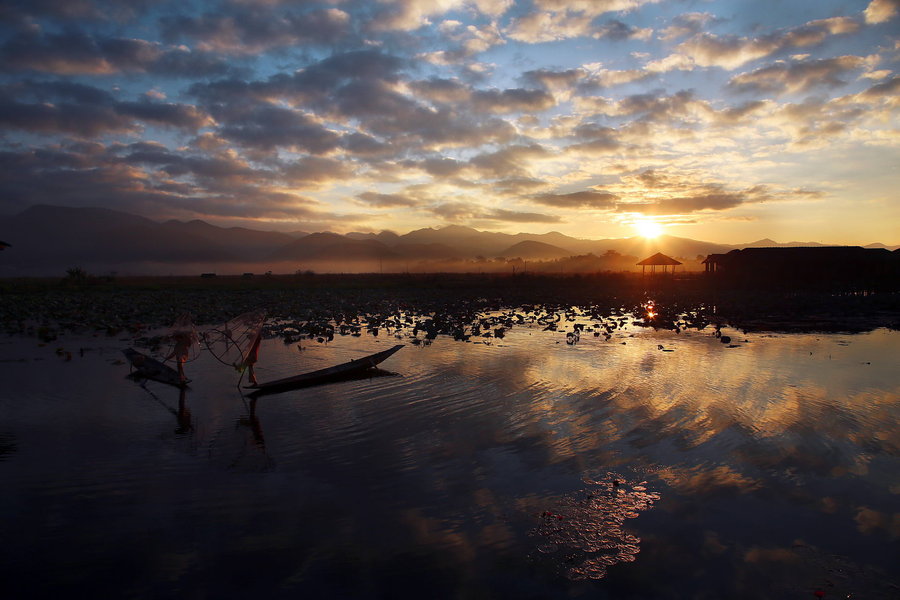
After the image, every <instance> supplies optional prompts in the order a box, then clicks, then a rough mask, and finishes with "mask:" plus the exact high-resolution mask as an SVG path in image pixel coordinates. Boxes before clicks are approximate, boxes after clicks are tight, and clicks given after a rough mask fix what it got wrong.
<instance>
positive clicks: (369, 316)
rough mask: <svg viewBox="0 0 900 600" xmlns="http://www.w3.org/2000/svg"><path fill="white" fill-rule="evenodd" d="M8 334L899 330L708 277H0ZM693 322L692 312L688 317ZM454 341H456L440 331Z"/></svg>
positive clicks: (885, 314)
mask: <svg viewBox="0 0 900 600" xmlns="http://www.w3.org/2000/svg"><path fill="white" fill-rule="evenodd" d="M0 290H2V293H3V298H4V302H3V304H2V307H0V326H2V327H3V329H4V330H5V331H6V332H7V333H10V334H28V333H33V332H34V331H36V328H41V327H43V328H45V329H50V330H72V331H77V330H95V331H106V332H107V333H109V334H110V335H114V334H116V333H118V332H119V331H122V330H146V329H152V328H156V327H163V326H168V325H169V324H170V323H171V322H172V321H173V320H174V319H175V317H177V315H178V314H180V313H181V312H184V311H187V312H190V313H191V314H192V315H193V317H194V321H195V323H196V324H198V325H204V324H210V323H219V322H223V321H225V320H227V319H229V318H231V317H233V316H234V315H236V314H239V313H242V312H246V311H248V310H256V309H264V310H266V311H267V313H268V314H269V316H270V317H272V318H277V319H294V320H305V321H317V322H327V321H335V322H340V321H349V320H351V319H354V318H360V317H364V318H365V319H366V320H368V321H370V322H371V321H373V320H374V321H377V320H379V319H383V318H386V317H387V316H389V315H392V314H397V313H401V312H402V313H405V314H409V315H420V316H421V315H430V316H433V317H439V318H441V319H443V320H446V321H448V322H449V321H452V322H454V323H457V324H459V323H464V322H471V321H476V320H477V319H478V318H479V315H483V314H485V313H489V312H491V311H499V310H511V309H522V308H523V307H525V308H526V309H529V308H530V309H531V310H533V311H543V312H550V311H565V310H568V309H571V308H572V307H578V308H580V309H581V310H582V311H584V312H585V314H587V315H589V316H592V317H596V318H601V317H603V316H605V315H611V314H615V315H623V314H629V313H630V314H632V315H635V316H638V315H641V314H642V311H643V309H642V306H643V305H645V304H646V303H647V302H648V301H653V303H654V304H655V306H656V309H655V310H656V315H655V317H654V318H653V319H652V320H647V321H646V322H645V323H643V324H644V325H647V326H652V327H655V328H662V329H673V328H675V327H678V326H679V320H680V322H681V326H682V327H683V326H684V324H685V323H687V324H688V326H690V327H696V328H703V327H705V326H706V325H720V326H725V325H728V326H732V327H735V328H739V329H744V330H753V331H761V330H770V331H784V332H791V331H823V332H826V331H828V332H861V331H869V330H872V329H876V328H879V327H888V328H894V329H896V328H898V327H900V293H898V292H896V291H894V292H890V291H887V292H881V293H872V292H868V291H866V292H853V291H829V290H821V289H819V290H805V291H804V290H800V291H797V290H792V291H789V290H771V289H769V290H747V289H740V290H737V289H727V288H726V289H723V286H721V285H718V284H717V283H716V282H714V281H711V280H710V278H708V277H704V276H702V275H683V276H678V277H667V278H666V277H655V278H651V277H641V276H640V275H634V274H627V273H619V274H614V273H606V274H595V275H538V274H526V275H515V276H513V275H493V274H430V275H409V274H397V275H378V274H369V275H367V274H362V275H360V274H354V275H313V274H306V275H283V276H279V275H273V276H260V277H255V278H252V279H247V278H241V277H215V278H201V277H133V278H117V279H112V278H93V277H85V278H83V279H82V280H78V281H73V280H71V278H67V279H63V280H60V279H18V280H9V279H7V280H0ZM685 315H688V317H687V319H686V318H685ZM441 333H446V332H443V331H442V332H441Z"/></svg>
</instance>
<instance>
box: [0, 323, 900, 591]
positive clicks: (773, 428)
mask: <svg viewBox="0 0 900 600" xmlns="http://www.w3.org/2000/svg"><path fill="white" fill-rule="evenodd" d="M653 308H654V309H655V308H656V307H653ZM650 312H656V310H653V311H650V310H648V312H647V313H646V314H644V315H641V316H640V317H641V320H642V321H644V322H646V319H648V318H652V317H651V316H650V314H649V313H650ZM613 324H614V326H613ZM575 325H580V327H576V326H575ZM718 333H719V335H718V336H717V335H716V332H715V331H713V330H712V328H709V329H706V330H703V331H696V330H692V329H685V330H682V329H679V330H677V331H675V330H672V331H662V330H660V331H655V330H653V329H652V328H649V327H643V326H639V325H635V324H634V319H632V318H631V317H627V318H625V317H619V318H617V319H613V320H607V321H605V322H603V323H598V322H595V321H592V319H591V316H590V315H585V314H583V313H578V312H577V311H571V312H570V313H567V314H564V315H561V314H555V315H552V316H548V317H547V318H542V319H540V320H539V321H537V320H536V322H534V323H533V324H532V325H522V324H517V325H516V326H514V327H512V328H509V329H506V330H505V331H504V332H503V336H502V337H499V336H495V335H492V336H491V337H490V338H481V337H480V336H472V337H471V339H470V341H468V342H463V341H453V340H452V339H450V338H449V337H446V336H438V337H437V338H436V339H435V340H434V341H433V343H431V344H425V343H421V344H411V343H410V344H408V345H407V346H406V347H405V348H404V349H403V350H401V351H400V352H399V353H397V354H396V355H394V356H393V357H391V358H390V359H389V360H388V361H387V362H386V363H384V364H383V365H382V366H383V367H384V368H385V369H387V370H389V371H390V372H391V373H396V374H399V376H397V375H393V376H380V377H365V378H360V379H356V380H352V381H346V382H342V383H339V384H335V385H328V386H320V387H315V388H309V389H305V390H296V391H293V392H287V393H284V394H278V395H272V396H267V397H264V398H260V399H257V400H250V399H247V398H244V397H243V396H242V395H241V393H240V390H239V389H238V388H237V387H236V384H237V378H238V375H237V374H236V373H235V372H233V371H232V370H229V369H226V368H223V367H222V366H221V365H219V364H218V363H217V362H216V361H215V360H213V359H210V358H209V357H204V356H201V358H200V359H198V360H197V361H195V362H192V363H190V364H189V365H188V370H189V376H190V377H191V378H192V380H193V383H192V386H191V389H189V390H187V391H186V392H183V393H181V394H180V393H179V390H177V389H174V388H167V387H165V386H162V385H160V384H155V383H153V382H149V383H147V384H146V386H141V385H138V384H136V383H134V382H133V381H130V380H128V379H127V378H125V376H124V375H125V373H127V366H125V365H123V364H121V361H120V360H119V357H120V356H121V354H120V349H121V347H122V346H124V345H125V344H126V343H127V342H126V341H121V342H118V343H112V344H109V346H108V347H107V346H104V347H101V346H99V345H98V342H97V341H96V339H93V340H91V339H88V340H84V339H78V340H75V339H73V340H65V339H63V338H61V339H60V340H58V341H57V342H54V344H59V345H60V346H63V347H65V346H67V345H68V346H71V348H78V347H82V346H91V350H90V351H88V352H84V353H78V352H75V353H73V358H72V360H71V361H66V360H60V359H59V358H58V357H57V354H56V350H57V349H56V348H49V347H47V348H40V347H37V346H36V344H35V342H34V341H33V340H28V339H26V340H21V339H8V340H6V341H4V343H2V344H0V375H2V376H3V378H4V381H5V382H6V385H5V386H4V388H3V389H2V391H0V480H2V481H3V486H4V493H3V494H2V495H0V514H3V515H4V517H5V518H4V519H3V520H0V539H3V540H4V541H5V543H4V544H2V545H0V564H2V565H3V566H0V582H2V583H0V586H3V587H4V588H5V589H4V591H6V592H8V593H7V594H6V595H7V596H9V597H26V596H27V597H35V596H40V595H49V594H55V593H61V592H71V591H84V590H90V593H92V594H93V595H95V596H105V597H129V596H130V597H151V596H152V597H186V596H201V597H217V598H231V597H244V596H246V595H247V594H256V595H258V596H262V597H270V598H278V597H297V596H298V595H301V596H302V595H306V596H308V597H352V598H375V597H392V598H403V597H416V598H421V597H423V596H425V597H435V598H440V597H448V598H449V597H454V598H458V597H491V598H513V597H516V598H521V597H586V598H588V597H589V598H685V597H710V598H718V597H737V598H757V597H774V598H778V597H807V596H808V595H809V594H811V593H812V592H813V591H814V590H817V589H821V590H823V591H824V592H826V593H827V594H828V596H826V597H831V595H832V594H833V593H837V592H838V591H839V592H841V593H842V594H843V596H842V597H845V596H846V595H847V594H851V593H852V594H855V595H854V597H867V598H892V597H896V588H892V587H891V586H892V585H895V584H896V582H897V580H898V579H900V573H898V568H897V564H896V561H895V560H893V559H892V557H896V556H897V555H898V550H900V510H898V508H897V507H898V498H900V484H898V483H897V477H896V475H897V473H898V468H900V458H898V456H900V428H898V420H900V419H898V418H900V369H898V368H897V367H898V366H900V364H898V359H897V358H896V350H897V348H898V341H900V333H898V332H890V331H885V330H879V331H875V332H872V333H869V334H860V335H836V334H829V335H812V334H804V335H765V334H753V335H744V334H742V333H741V332H736V331H729V330H726V329H723V330H722V331H720V332H718ZM569 334H572V335H571V336H570V335H569ZM575 334H577V335H575ZM595 334H596V335H595ZM422 336H423V332H419V337H420V338H421V337H422ZM724 337H729V338H730V339H729V340H728V343H723V338H724ZM406 341H409V340H406ZM485 342H490V343H485ZM394 343H397V340H396V339H394V337H393V336H392V335H389V334H387V333H386V332H384V331H382V335H381V336H379V337H376V336H373V335H371V334H365V335H361V336H358V337H356V336H346V337H343V336H341V337H335V339H334V340H333V341H331V342H328V343H324V342H323V343H316V342H314V341H310V340H307V341H304V343H303V345H302V351H300V350H298V348H297V345H296V344H289V345H286V344H284V343H282V342H281V341H280V340H277V339H272V340H266V341H265V343H264V346H263V348H262V350H261V353H260V362H259V365H258V369H257V373H258V377H259V379H260V380H261V381H266V380H270V379H276V378H279V377H284V376H287V375H291V374H295V373H297V372H301V371H309V370H315V369H319V368H322V367H326V366H330V365H332V364H337V363H340V362H344V361H346V360H349V359H351V358H356V357H359V356H364V355H366V354H369V353H371V352H374V351H378V350H382V349H385V348H388V347H390V346H391V345H393V344H394ZM71 348H65V350H71ZM651 506H652V510H651ZM838 572H839V573H838ZM576 580H577V581H576ZM829 582H830V583H829ZM829 585H830V587H829Z"/></svg>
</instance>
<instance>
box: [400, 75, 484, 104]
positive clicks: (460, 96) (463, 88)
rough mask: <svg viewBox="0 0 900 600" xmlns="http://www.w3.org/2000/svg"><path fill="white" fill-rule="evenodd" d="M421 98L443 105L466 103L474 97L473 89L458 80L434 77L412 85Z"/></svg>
mask: <svg viewBox="0 0 900 600" xmlns="http://www.w3.org/2000/svg"><path fill="white" fill-rule="evenodd" d="M410 88H412V89H413V90H414V91H415V92H416V94H418V96H419V97H420V98H424V99H426V100H430V101H431V102H437V103H441V104H449V103H458V102H466V101H467V100H469V98H471V97H472V89H471V88H470V87H469V86H468V85H466V84H464V83H462V82H461V81H459V80H458V79H441V78H439V77H433V78H431V79H427V80H423V81H414V82H412V83H411V84H410Z"/></svg>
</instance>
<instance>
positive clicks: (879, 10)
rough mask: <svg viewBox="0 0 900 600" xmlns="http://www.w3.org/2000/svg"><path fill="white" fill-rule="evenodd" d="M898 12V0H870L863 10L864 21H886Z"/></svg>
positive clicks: (899, 6)
mask: <svg viewBox="0 0 900 600" xmlns="http://www.w3.org/2000/svg"><path fill="white" fill-rule="evenodd" d="M898 12H900V0H872V1H871V2H869V5H868V6H867V7H866V10H865V11H864V14H865V18H866V23H869V24H870V25H876V24H878V23H886V22H887V21H890V20H891V19H893V18H894V17H896V16H897V13H898Z"/></svg>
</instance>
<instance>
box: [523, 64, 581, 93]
mask: <svg viewBox="0 0 900 600" xmlns="http://www.w3.org/2000/svg"><path fill="white" fill-rule="evenodd" d="M586 76H587V71H586V70H585V69H565V70H558V71H557V70H553V69H535V70H532V71H525V72H524V73H522V80H523V81H524V82H525V83H527V84H529V85H531V86H540V87H543V88H544V89H547V90H554V89H566V88H571V87H573V86H574V85H575V84H576V83H577V82H578V81H580V80H581V79H584V78H585V77H586Z"/></svg>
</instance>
